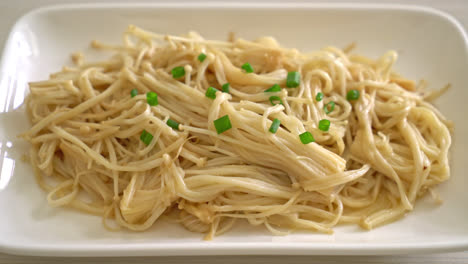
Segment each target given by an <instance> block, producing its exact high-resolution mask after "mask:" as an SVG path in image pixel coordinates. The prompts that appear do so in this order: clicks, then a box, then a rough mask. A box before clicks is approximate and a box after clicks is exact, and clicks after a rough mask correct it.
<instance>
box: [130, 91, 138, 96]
mask: <svg viewBox="0 0 468 264" xmlns="http://www.w3.org/2000/svg"><path fill="white" fill-rule="evenodd" d="M137 95H138V90H137V89H133V90H131V91H130V96H131V97H132V98H133V97H135V96H137Z"/></svg>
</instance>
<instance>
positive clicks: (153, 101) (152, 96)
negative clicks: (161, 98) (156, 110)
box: [146, 92, 159, 106]
mask: <svg viewBox="0 0 468 264" xmlns="http://www.w3.org/2000/svg"><path fill="white" fill-rule="evenodd" d="M146 101H147V102H148V104H149V105H151V106H157V105H158V104H159V102H158V94H157V93H155V92H148V93H146Z"/></svg>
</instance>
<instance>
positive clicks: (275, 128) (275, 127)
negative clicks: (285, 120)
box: [268, 118, 281, 134]
mask: <svg viewBox="0 0 468 264" xmlns="http://www.w3.org/2000/svg"><path fill="white" fill-rule="evenodd" d="M280 124H281V121H279V119H278V118H275V120H273V122H272V123H271V126H270V129H268V131H270V132H271V133H273V134H275V133H276V131H278V128H279V126H280Z"/></svg>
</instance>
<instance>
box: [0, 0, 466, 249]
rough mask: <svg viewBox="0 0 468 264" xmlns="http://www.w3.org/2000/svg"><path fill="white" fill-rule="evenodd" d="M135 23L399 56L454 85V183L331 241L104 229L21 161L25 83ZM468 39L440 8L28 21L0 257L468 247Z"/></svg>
mask: <svg viewBox="0 0 468 264" xmlns="http://www.w3.org/2000/svg"><path fill="white" fill-rule="evenodd" d="M128 24H135V25H138V26H140V27H143V28H146V29H149V30H152V31H155V32H160V33H167V34H176V35H177V34H181V33H186V32H187V31H189V30H195V31H198V32H200V33H201V34H202V35H203V36H205V37H206V38H210V39H225V38H226V37H227V33H228V32H230V31H233V32H236V33H237V35H238V36H241V37H243V38H246V39H252V38H256V37H258V36H262V35H271V36H274V37H276V38H277V39H278V40H279V42H280V43H282V44H283V45H285V46H286V47H295V48H298V49H299V50H302V51H311V50H314V49H318V48H320V47H323V46H326V45H335V46H338V47H343V46H345V45H346V44H349V43H351V42H356V43H357V44H358V49H357V52H359V53H361V54H364V55H368V56H371V57H376V56H379V55H381V54H383V53H384V52H385V51H387V50H389V49H395V50H396V51H398V52H399V54H400V60H399V61H398V63H397V65H396V69H397V70H398V71H399V72H401V73H402V74H404V75H405V76H407V77H408V78H411V79H416V80H417V79H426V80H428V81H429V83H430V87H431V88H439V87H442V86H443V85H444V84H446V83H447V82H450V83H452V85H453V88H452V89H451V90H450V91H449V92H448V93H447V94H446V95H445V96H444V97H443V98H441V99H440V100H439V102H438V103H439V105H440V109H441V110H442V112H443V113H444V114H446V116H448V117H449V118H450V119H452V120H454V121H455V124H456V129H455V135H454V137H455V139H454V146H453V149H452V152H451V154H452V164H453V167H452V175H453V177H452V179H451V180H450V181H449V182H447V183H445V184H442V185H441V186H440V188H438V190H439V191H440V193H441V195H442V197H443V199H444V200H445V202H444V204H443V205H441V206H436V205H435V204H434V202H433V201H432V200H431V199H428V198H425V199H423V200H422V201H419V202H418V203H417V205H416V209H415V210H414V212H412V213H410V214H408V215H407V216H406V217H404V218H403V219H402V220H400V221H397V222H395V223H392V224H389V225H387V226H384V227H380V228H377V229H375V230H372V231H364V230H362V229H360V228H358V227H356V226H340V227H337V228H336V229H335V231H336V232H335V233H334V234H333V235H325V234H316V233H306V232H295V233H293V234H291V235H289V236H285V237H278V236H272V235H271V234H270V233H269V232H267V231H266V230H265V229H263V228H261V227H251V226H247V225H240V226H237V227H236V228H235V229H234V230H232V231H230V232H228V233H227V234H224V235H222V236H220V237H216V238H215V239H214V240H213V241H210V242H206V241H203V240H202V235H200V234H195V233H190V232H188V231H186V230H185V229H183V228H182V227H180V226H178V225H175V224H169V223H165V222H158V223H156V224H155V225H154V226H153V227H152V228H151V229H150V230H149V231H147V232H142V233H135V232H128V231H121V232H109V231H107V230H105V229H104V227H103V226H102V223H101V219H100V218H99V217H95V216H89V215H86V214H82V213H78V212H75V211H72V210H68V209H61V208H59V209H57V208H51V207H50V206H48V205H47V203H46V194H45V193H44V192H43V191H42V190H40V189H39V187H38V186H37V184H36V183H35V180H34V177H33V173H32V169H31V168H30V166H29V165H28V164H27V163H25V162H23V161H21V155H22V154H24V153H27V151H28V145H27V144H26V143H25V142H22V141H21V140H19V139H17V138H16V135H17V134H18V133H20V132H22V131H25V130H26V129H27V128H28V122H27V120H26V115H25V111H24V108H23V107H21V106H20V105H21V103H22V102H23V99H24V95H25V93H27V82H28V81H34V80H43V79H47V77H48V74H49V73H50V72H54V71H58V70H60V68H61V66H62V65H64V64H69V63H70V59H69V58H70V57H69V54H70V53H71V52H73V51H77V50H86V49H87V47H88V43H89V42H90V41H91V40H92V39H99V40H102V41H107V42H114V43H117V42H119V41H120V40H121V33H122V31H124V30H125V28H126V26H127V25H128ZM467 66H468V59H467V38H466V34H465V32H464V30H463V28H462V27H461V26H460V24H459V23H458V22H456V21H455V20H454V19H453V18H452V17H451V16H449V15H447V14H444V13H442V12H440V11H436V10H433V9H427V8H421V7H414V6H411V7H409V6H396V5H384V6H375V5H329V4H319V5H317V4H294V5H292V4H268V5H266V4H255V3H253V4H252V3H251V4H245V3H244V4H224V3H209V4H206V3H205V4H191V3H189V4H140V5H135V4H126V5H122V4H120V5H110V4H91V5H68V6H55V7H47V8H41V9H38V10H35V11H33V12H30V13H28V14H27V15H25V16H23V17H22V18H21V19H20V20H19V21H18V22H17V23H16V25H15V26H14V27H13V30H12V32H11V34H10V36H9V39H8V41H7V43H6V46H5V50H4V54H3V58H2V61H1V65H0V67H1V68H0V73H1V79H0V89H1V91H0V167H1V169H0V172H1V174H0V215H1V217H0V250H1V251H4V252H8V253H14V254H26V255H54V256H124V255H125V256H131V255H224V254H302V255H311V254H334V255H336V254H397V253H398V254H400V253H408V252H435V251H449V250H463V249H468V221H467V219H468V210H467V206H466V204H467V203H468V191H467V189H466V188H467V186H468V181H467V179H468V178H467V177H466V170H465V168H466V167H465V166H464V165H466V164H468V160H467V157H468V155H466V149H467V148H468V145H467V142H468V137H467V136H466V135H468V129H467V128H468V125H467V124H468V123H467V121H466V114H467V111H466V107H465V106H466V105H467V103H466V101H465V100H466V99H467V98H468V89H467V87H466V85H467V83H468V74H467V69H468V67H467Z"/></svg>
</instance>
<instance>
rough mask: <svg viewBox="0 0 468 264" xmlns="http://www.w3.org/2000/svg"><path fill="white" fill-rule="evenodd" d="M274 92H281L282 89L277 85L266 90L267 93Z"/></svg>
mask: <svg viewBox="0 0 468 264" xmlns="http://www.w3.org/2000/svg"><path fill="white" fill-rule="evenodd" d="M274 92H281V87H280V86H279V85H278V84H275V85H273V86H272V87H270V88H268V89H266V90H265V93H274Z"/></svg>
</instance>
